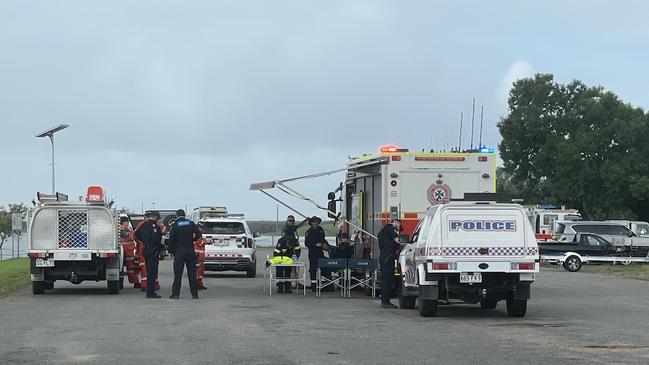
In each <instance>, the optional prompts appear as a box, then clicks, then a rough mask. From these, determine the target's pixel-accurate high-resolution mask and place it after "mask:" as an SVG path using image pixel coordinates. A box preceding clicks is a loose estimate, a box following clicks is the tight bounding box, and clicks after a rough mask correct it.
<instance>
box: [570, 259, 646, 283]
mask: <svg viewBox="0 0 649 365" xmlns="http://www.w3.org/2000/svg"><path fill="white" fill-rule="evenodd" d="M581 271H583V272H589V273H594V274H605V275H611V276H617V277H621V278H627V279H638V280H648V281H649V264H639V263H632V264H630V265H627V266H624V265H620V264H616V265H611V264H603V265H584V266H583V267H582V268H581Z"/></svg>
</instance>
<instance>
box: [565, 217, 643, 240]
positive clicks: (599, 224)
mask: <svg viewBox="0 0 649 365" xmlns="http://www.w3.org/2000/svg"><path fill="white" fill-rule="evenodd" d="M578 233H593V234H596V235H599V236H601V237H603V238H604V239H606V240H607V241H609V242H611V244H613V245H614V246H649V236H644V237H640V236H638V235H637V234H635V233H634V232H633V231H631V230H630V229H629V228H627V227H626V226H624V225H622V224H620V223H615V222H604V221H575V222H566V221H564V222H558V223H557V230H556V231H555V232H554V235H553V238H554V239H555V240H557V241H559V242H573V241H574V240H575V236H576V235H577V234H578Z"/></svg>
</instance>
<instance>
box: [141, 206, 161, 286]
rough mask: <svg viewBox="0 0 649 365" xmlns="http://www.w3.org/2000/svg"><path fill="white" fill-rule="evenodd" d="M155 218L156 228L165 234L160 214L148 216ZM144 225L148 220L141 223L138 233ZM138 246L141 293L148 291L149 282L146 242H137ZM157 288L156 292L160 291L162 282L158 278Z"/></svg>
mask: <svg viewBox="0 0 649 365" xmlns="http://www.w3.org/2000/svg"><path fill="white" fill-rule="evenodd" d="M150 215H151V216H154V217H155V218H156V226H158V229H159V230H160V232H163V234H164V230H165V228H164V226H163V225H162V224H161V223H160V221H159V220H160V213H158V212H151V213H149V214H147V216H150ZM144 223H146V219H145V220H143V221H142V222H140V223H139V224H138V225H137V227H135V231H137V230H138V229H139V228H140V227H141V226H142V225H143V224H144ZM136 242H137V245H136V252H137V259H138V261H139V265H140V290H141V291H146V285H147V282H148V278H147V271H146V260H145V259H144V242H141V241H137V240H136ZM155 288H156V290H158V289H160V282H159V281H158V278H155Z"/></svg>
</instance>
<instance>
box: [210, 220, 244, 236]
mask: <svg viewBox="0 0 649 365" xmlns="http://www.w3.org/2000/svg"><path fill="white" fill-rule="evenodd" d="M204 224H205V225H204V227H203V229H202V231H203V233H204V234H243V233H246V229H245V228H244V226H243V223H241V222H205V223H204Z"/></svg>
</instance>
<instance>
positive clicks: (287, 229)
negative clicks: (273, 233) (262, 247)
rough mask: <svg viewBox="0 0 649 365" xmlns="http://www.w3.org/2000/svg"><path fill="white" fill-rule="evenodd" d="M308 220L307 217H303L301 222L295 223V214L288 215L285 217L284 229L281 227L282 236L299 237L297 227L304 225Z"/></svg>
mask: <svg viewBox="0 0 649 365" xmlns="http://www.w3.org/2000/svg"><path fill="white" fill-rule="evenodd" d="M308 221H309V218H305V219H304V220H303V221H302V222H300V223H296V222H295V216H293V215H289V216H288V217H286V224H285V225H284V229H282V237H287V236H293V237H295V238H298V239H299V235H298V234H297V229H298V228H300V227H302V226H303V225H305V224H306V223H307V222H308Z"/></svg>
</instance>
